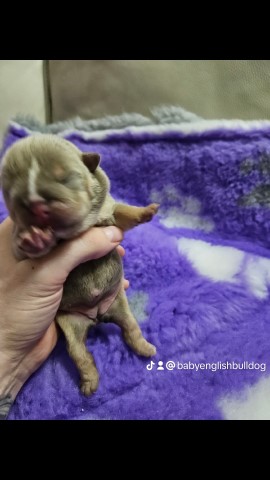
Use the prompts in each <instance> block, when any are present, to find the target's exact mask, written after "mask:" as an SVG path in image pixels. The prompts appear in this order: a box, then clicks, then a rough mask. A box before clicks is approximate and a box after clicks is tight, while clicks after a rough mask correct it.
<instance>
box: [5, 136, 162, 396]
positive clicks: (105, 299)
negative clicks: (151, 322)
mask: <svg viewBox="0 0 270 480" xmlns="http://www.w3.org/2000/svg"><path fill="white" fill-rule="evenodd" d="M99 161H100V157H99V155H98V154H97V153H82V152H81V151H80V150H79V149H78V148H76V147H75V146H74V145H73V144H72V143H70V142H68V141H67V140H64V139H62V138H60V137H57V136H54V135H44V134H37V135H34V136H31V137H27V138H24V139H23V140H19V141H18V142H16V143H15V144H14V145H13V146H12V147H11V148H10V149H9V150H8V151H7V152H6V154H5V156H4V158H3V163H2V173H1V178H2V188H3V195H4V198H5V202H6V205H7V208H8V210H9V214H10V217H11V218H12V220H13V221H14V231H13V244H12V248H13V251H14V254H15V256H16V257H17V258H19V259H23V258H27V257H29V258H36V257H40V256H43V255H45V254H47V253H48V252H49V251H50V250H51V249H52V248H53V247H54V246H55V245H56V244H57V242H58V241H59V240H61V239H68V238H73V237H76V236H77V235H78V234H79V233H81V232H84V231H85V230H87V229H88V228H89V227H92V226H94V225H116V226H117V227H119V228H121V229H122V230H124V231H125V230H128V229H130V228H133V227H135V226H136V225H139V224H140V223H144V222H147V221H149V220H151V219H152V217H153V215H155V213H156V212H157V210H158V205H157V204H151V205H148V206H147V207H134V206H130V205H124V204H120V203H116V202H115V201H114V199H113V198H112V197H111V195H110V194H109V189H110V183H109V179H108V177H107V176H106V174H105V172H104V171H103V170H102V169H101V168H100V167H99ZM56 321H57V323H58V324H59V325H60V327H61V329H62V330H63V332H64V335H65V337H66V342H67V348H68V351H69V354H70V356H71V358H72V359H73V360H74V362H75V364H76V365H77V367H78V369H79V372H80V377H81V391H82V393H84V394H85V395H90V394H91V393H93V392H94V391H95V390H96V389H97V387H98V379H99V376H98V372H97V369H96V366H95V362H94V359H93V357H92V355H91V354H90V353H89V352H88V351H87V349H86V346H85V340H86V336H87V332H88V329H89V327H90V326H92V325H95V324H96V323H98V322H100V321H111V322H113V323H116V324H117V325H119V327H120V328H121V330H122V334H123V337H124V340H125V341H126V343H127V344H128V345H129V346H130V347H131V349H132V350H133V351H134V352H135V353H137V354H139V355H143V356H145V357H150V356H152V355H155V353H156V349H155V347H154V346H153V345H151V344H150V343H149V342H147V341H146V340H145V338H144V337H143V336H142V332H141V330H140V328H139V326H138V324H137V322H136V320H135V318H134V316H133V315H132V313H131V311H130V308H129V305H128V301H127V298H126V294H125V291H124V289H123V268H122V260H121V258H120V256H119V254H118V252H117V251H116V250H114V251H113V252H111V253H109V254H107V255H106V256H105V257H103V258H100V259H97V260H91V261H89V262H86V263H83V264H81V265H79V266H78V267H76V268H75V269H74V270H73V271H72V272H71V273H70V275H69V276H68V278H67V280H66V282H65V284H64V291H63V297H62V300H61V304H60V307H59V310H58V312H57V316H56Z"/></svg>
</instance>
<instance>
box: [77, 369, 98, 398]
mask: <svg viewBox="0 0 270 480" xmlns="http://www.w3.org/2000/svg"><path fill="white" fill-rule="evenodd" d="M98 383H99V375H98V372H97V370H92V371H91V373H90V374H89V376H88V378H86V379H84V380H82V382H81V392H82V394H83V395H85V396H86V397H89V396H90V395H92V393H94V392H95V391H96V390H97V388H98Z"/></svg>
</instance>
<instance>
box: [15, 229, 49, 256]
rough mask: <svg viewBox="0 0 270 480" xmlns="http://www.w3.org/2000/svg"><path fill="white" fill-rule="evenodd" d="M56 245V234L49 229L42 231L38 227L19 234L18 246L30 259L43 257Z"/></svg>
mask: <svg viewBox="0 0 270 480" xmlns="http://www.w3.org/2000/svg"><path fill="white" fill-rule="evenodd" d="M55 244H56V239H55V236H54V233H53V232H52V230H50V229H49V228H47V229H44V230H42V229H41V228H38V227H33V226H32V227H30V230H25V231H23V232H21V233H19V235H18V237H17V240H16V246H17V248H18V249H19V250H20V251H21V252H23V253H25V255H26V256H27V257H29V258H36V257H41V256H43V255H45V254H46V253H48V252H49V251H50V250H51V249H52V247H54V245H55Z"/></svg>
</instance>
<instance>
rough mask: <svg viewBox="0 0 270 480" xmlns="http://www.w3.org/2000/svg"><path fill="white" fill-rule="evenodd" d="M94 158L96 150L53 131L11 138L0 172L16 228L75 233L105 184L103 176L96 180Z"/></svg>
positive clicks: (93, 210)
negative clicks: (85, 149) (87, 149)
mask: <svg viewBox="0 0 270 480" xmlns="http://www.w3.org/2000/svg"><path fill="white" fill-rule="evenodd" d="M99 160H100V157H99V155H98V154H96V153H82V152H81V151H80V150H79V149H78V148H76V147H75V146H74V145H73V144H72V143H70V142H68V141H67V140H64V139H62V138H59V137H57V136H54V135H44V134H38V135H34V136H32V137H27V138H24V139H22V140H19V141H18V142H16V143H15V144H14V145H13V146H12V147H11V148H10V149H9V150H8V151H7V152H6V154H5V156H4V158H3V163H2V172H1V183H2V189H3V195H4V198H5V202H6V205H7V208H8V210H9V214H10V216H11V218H12V219H13V221H14V222H15V223H16V224H18V225H19V226H20V227H22V228H28V227H29V226H31V225H33V226H38V227H41V228H42V227H51V228H52V229H53V230H54V232H55V234H56V235H58V234H59V235H58V236H59V237H62V238H68V237H69V236H71V235H70V232H74V233H75V232H76V233H78V232H79V231H81V230H82V228H81V227H82V225H83V224H86V223H87V225H85V226H86V228H88V227H89V226H90V225H91V224H92V225H94V223H95V216H96V215H97V213H98V210H99V209H100V207H101V205H102V203H103V201H104V198H105V196H106V193H107V191H108V188H109V184H108V181H107V182H106V181H105V182H104V181H103V182H101V184H100V182H98V181H97V176H98V175H97V174H98V171H101V169H100V168H98V164H99ZM104 176H105V174H104ZM105 177H106V176H105ZM91 216H92V217H91ZM91 218H92V222H91ZM87 219H88V221H87Z"/></svg>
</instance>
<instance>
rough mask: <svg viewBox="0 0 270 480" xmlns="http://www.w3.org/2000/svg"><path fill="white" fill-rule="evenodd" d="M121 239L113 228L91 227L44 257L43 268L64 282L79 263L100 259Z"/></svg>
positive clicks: (117, 230)
mask: <svg viewBox="0 0 270 480" xmlns="http://www.w3.org/2000/svg"><path fill="white" fill-rule="evenodd" d="M122 239H123V233H122V231H121V230H120V229H119V228H117V227H114V226H111V227H92V228H90V229H89V230H87V231H86V232H84V233H82V234H81V235H79V236H78V237H76V238H74V239H72V240H65V241H64V242H63V243H62V244H61V245H59V246H57V247H56V248H54V250H53V251H52V252H51V253H49V254H48V255H46V257H44V266H45V268H46V270H47V269H48V271H49V272H50V275H51V276H52V275H55V276H57V277H58V278H59V276H60V281H62V282H64V281H65V280H66V278H67V276H68V274H69V273H70V272H71V270H73V269H74V268H75V267H77V266H78V265H79V264H80V263H84V262H87V261H88V260H93V259H95V258H100V257H103V256H104V255H106V254H107V253H109V252H110V251H111V250H113V249H114V248H115V247H116V246H117V245H119V243H120V241H121V240H122Z"/></svg>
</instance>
